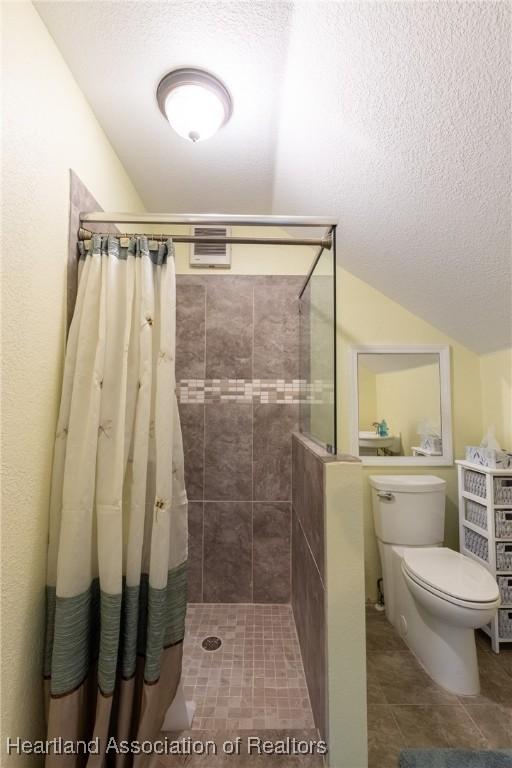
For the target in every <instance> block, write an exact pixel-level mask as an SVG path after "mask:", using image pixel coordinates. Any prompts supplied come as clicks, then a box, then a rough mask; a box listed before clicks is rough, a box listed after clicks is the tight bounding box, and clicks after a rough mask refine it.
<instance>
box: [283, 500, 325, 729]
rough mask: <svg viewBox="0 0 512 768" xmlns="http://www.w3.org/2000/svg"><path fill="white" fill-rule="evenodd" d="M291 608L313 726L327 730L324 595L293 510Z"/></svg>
mask: <svg viewBox="0 0 512 768" xmlns="http://www.w3.org/2000/svg"><path fill="white" fill-rule="evenodd" d="M292 608H293V614H294V616H295V624H296V627H297V634H298V637H299V644H300V648H301V652H302V661H303V664H304V672H305V675H306V681H307V684H308V689H309V697H310V699H311V708H312V710H313V715H314V718H315V725H316V726H317V728H319V730H320V733H321V734H325V733H326V730H327V713H326V690H327V689H326V686H327V682H326V674H327V671H326V656H325V592H324V588H323V585H322V581H321V579H320V575H319V573H318V570H317V568H316V565H315V563H314V561H313V558H312V557H311V552H310V550H309V547H308V545H307V542H306V539H305V537H304V534H303V532H302V529H301V527H300V524H299V521H298V518H297V515H296V514H295V513H294V512H293V511H292Z"/></svg>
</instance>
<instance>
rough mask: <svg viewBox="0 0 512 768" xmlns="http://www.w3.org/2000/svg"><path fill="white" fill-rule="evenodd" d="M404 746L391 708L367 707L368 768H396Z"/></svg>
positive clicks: (370, 705) (380, 706)
mask: <svg viewBox="0 0 512 768" xmlns="http://www.w3.org/2000/svg"><path fill="white" fill-rule="evenodd" d="M404 746H405V743H404V739H403V737H402V735H401V733H400V731H399V730H398V727H397V724H396V722H395V718H394V717H393V713H392V711H391V707H388V706H382V705H379V704H377V705H375V704H373V705H372V704H369V705H368V768H397V766H398V754H399V752H400V750H401V749H403V747H404Z"/></svg>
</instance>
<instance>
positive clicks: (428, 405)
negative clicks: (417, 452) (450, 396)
mask: <svg viewBox="0 0 512 768" xmlns="http://www.w3.org/2000/svg"><path fill="white" fill-rule="evenodd" d="M439 392H440V381H439V365H438V364H435V365H422V366H417V367H415V368H404V369H403V370H400V371H389V372H386V373H379V374H377V376H376V418H375V419H373V421H381V420H382V419H386V422H387V424H388V426H389V429H390V433H391V434H392V435H399V434H400V435H401V436H402V451H403V455H404V456H412V450H411V448H412V446H417V445H419V444H420V440H421V438H420V437H419V436H418V425H419V424H420V423H421V422H425V421H428V423H429V424H430V425H431V427H432V429H434V430H435V431H436V432H437V433H438V434H439V435H440V434H441V403H440V399H439Z"/></svg>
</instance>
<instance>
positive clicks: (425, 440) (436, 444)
mask: <svg viewBox="0 0 512 768" xmlns="http://www.w3.org/2000/svg"><path fill="white" fill-rule="evenodd" d="M421 448H423V450H424V451H430V452H431V453H438V454H441V453H442V452H443V441H442V439H441V438H440V437H438V436H437V435H423V437H422V438H421Z"/></svg>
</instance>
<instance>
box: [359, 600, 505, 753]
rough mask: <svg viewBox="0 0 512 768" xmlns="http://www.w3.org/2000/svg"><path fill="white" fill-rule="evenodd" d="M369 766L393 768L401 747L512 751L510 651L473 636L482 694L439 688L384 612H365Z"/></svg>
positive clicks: (371, 607)
mask: <svg viewBox="0 0 512 768" xmlns="http://www.w3.org/2000/svg"><path fill="white" fill-rule="evenodd" d="M366 619H367V621H366V628H367V641H366V643H367V672H368V749H369V761H368V762H369V768H396V767H397V765H398V753H399V751H400V749H403V748H404V747H461V748H467V749H493V748H496V749H498V748H512V647H510V649H506V650H504V651H503V652H502V653H500V654H499V655H496V654H494V653H493V652H492V650H491V647H490V643H489V641H488V639H487V637H486V636H485V635H484V634H483V633H480V632H478V633H477V648H478V658H479V665H480V683H481V694H480V696H476V697H460V696H455V695H453V694H450V693H447V692H446V691H444V690H443V689H442V688H439V687H438V686H437V685H436V684H435V683H434V682H433V681H432V680H431V679H430V677H429V676H428V675H427V674H426V672H425V671H424V670H423V668H422V667H421V666H420V665H419V663H418V662H417V661H416V659H415V657H414V656H413V654H412V653H411V652H410V651H409V650H408V649H407V647H406V645H405V644H404V643H403V641H402V640H401V639H400V637H399V636H398V634H397V633H396V632H395V630H394V629H393V627H392V626H391V625H390V624H389V623H388V622H387V620H386V617H385V615H384V614H383V613H378V612H377V611H375V609H374V608H373V606H369V607H368V608H367V613H366Z"/></svg>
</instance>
